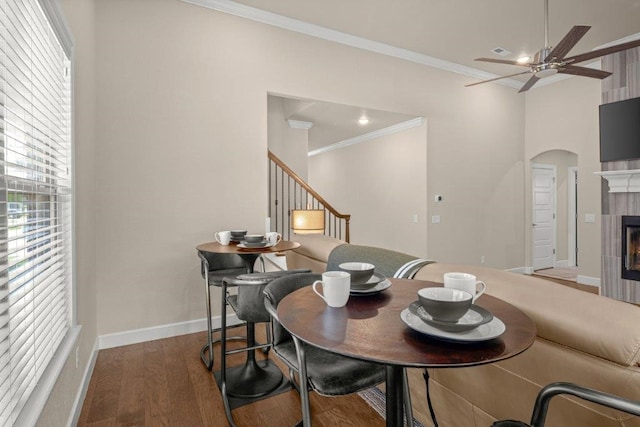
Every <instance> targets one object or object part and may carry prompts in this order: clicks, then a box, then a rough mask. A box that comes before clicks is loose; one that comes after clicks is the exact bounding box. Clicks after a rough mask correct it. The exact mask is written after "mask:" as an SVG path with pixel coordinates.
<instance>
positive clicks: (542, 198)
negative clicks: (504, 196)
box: [531, 165, 556, 270]
mask: <svg viewBox="0 0 640 427" xmlns="http://www.w3.org/2000/svg"><path fill="white" fill-rule="evenodd" d="M531 175H532V178H531V179H532V184H533V215H532V218H533V231H532V237H533V269H534V270H540V269H543V268H551V267H554V266H555V262H556V170H555V166H550V165H533V169H532V174H531Z"/></svg>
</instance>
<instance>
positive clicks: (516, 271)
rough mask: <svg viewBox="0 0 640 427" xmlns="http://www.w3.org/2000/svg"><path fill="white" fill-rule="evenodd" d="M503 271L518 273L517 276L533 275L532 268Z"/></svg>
mask: <svg viewBox="0 0 640 427" xmlns="http://www.w3.org/2000/svg"><path fill="white" fill-rule="evenodd" d="M505 271H510V272H512V273H518V274H533V268H532V267H516V268H508V269H506V270H505Z"/></svg>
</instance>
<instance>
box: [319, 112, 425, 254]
mask: <svg viewBox="0 0 640 427" xmlns="http://www.w3.org/2000/svg"><path fill="white" fill-rule="evenodd" d="M309 182H310V183H311V185H312V187H313V188H314V189H316V190H317V191H319V193H320V194H322V196H323V197H324V198H326V199H327V200H329V201H330V202H331V204H332V205H333V207H335V208H336V209H337V210H338V211H339V212H342V213H348V214H351V229H350V232H351V239H350V240H351V243H354V244H360V245H369V246H380V247H386V248H389V249H394V250H397V251H402V252H405V253H409V254H413V255H416V256H420V257H426V256H427V226H426V217H427V203H426V198H427V126H426V125H422V126H420V127H415V128H412V129H408V130H404V131H402V132H399V133H395V134H391V135H386V136H381V137H378V138H375V139H371V140H368V141H364V142H361V143H359V144H354V145H349V146H347V147H344V148H341V149H338V150H332V151H328V152H326V153H323V154H319V155H316V156H313V157H310V158H309ZM414 214H415V215H418V219H419V222H418V223H414V222H413V215H414Z"/></svg>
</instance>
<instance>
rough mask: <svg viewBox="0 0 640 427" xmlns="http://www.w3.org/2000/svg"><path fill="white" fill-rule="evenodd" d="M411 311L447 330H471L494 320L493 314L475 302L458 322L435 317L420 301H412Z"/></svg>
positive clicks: (430, 323)
mask: <svg viewBox="0 0 640 427" xmlns="http://www.w3.org/2000/svg"><path fill="white" fill-rule="evenodd" d="M409 311H410V312H411V313H412V314H414V315H416V316H418V317H419V318H420V320H422V321H423V322H425V323H427V324H429V325H431V326H433V327H436V328H438V329H441V330H443V331H447V332H464V331H470V330H471V329H475V328H477V327H478V326H480V325H484V324H485V323H489V322H491V321H492V320H493V314H491V313H490V312H489V311H488V310H486V309H484V308H482V307H480V306H477V305H475V304H474V305H472V306H471V308H470V309H469V311H467V312H466V313H465V314H464V315H463V316H462V317H461V318H460V319H459V320H458V321H457V322H443V321H440V320H436V319H434V318H433V317H431V315H430V314H429V313H428V312H427V310H425V309H424V307H423V306H422V305H421V304H420V301H414V302H412V303H411V304H410V305H409Z"/></svg>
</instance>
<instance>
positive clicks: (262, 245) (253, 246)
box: [238, 242, 273, 249]
mask: <svg viewBox="0 0 640 427" xmlns="http://www.w3.org/2000/svg"><path fill="white" fill-rule="evenodd" d="M247 245H249V246H247ZM271 246H273V243H269V242H265V243H259V244H258V243H238V247H239V248H242V249H264V248H270V247H271Z"/></svg>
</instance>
